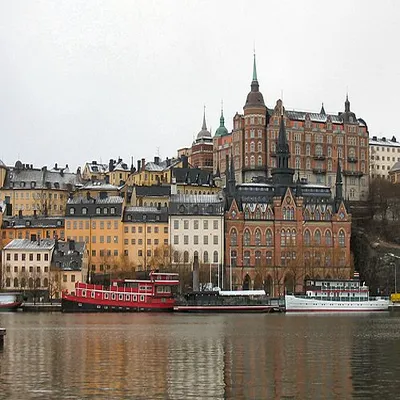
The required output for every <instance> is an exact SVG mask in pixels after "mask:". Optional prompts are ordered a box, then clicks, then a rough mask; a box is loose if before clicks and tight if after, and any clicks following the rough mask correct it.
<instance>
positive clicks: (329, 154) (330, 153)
mask: <svg viewBox="0 0 400 400" xmlns="http://www.w3.org/2000/svg"><path fill="white" fill-rule="evenodd" d="M328 157H332V147H331V146H329V147H328Z"/></svg>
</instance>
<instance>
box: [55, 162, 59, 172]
mask: <svg viewBox="0 0 400 400" xmlns="http://www.w3.org/2000/svg"><path fill="white" fill-rule="evenodd" d="M54 169H55V170H56V171H57V169H58V166H57V163H55V164H54Z"/></svg>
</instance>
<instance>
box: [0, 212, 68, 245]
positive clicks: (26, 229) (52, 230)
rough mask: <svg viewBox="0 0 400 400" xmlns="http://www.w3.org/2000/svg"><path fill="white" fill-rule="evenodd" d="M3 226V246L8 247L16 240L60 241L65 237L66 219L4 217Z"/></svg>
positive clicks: (20, 216)
mask: <svg viewBox="0 0 400 400" xmlns="http://www.w3.org/2000/svg"><path fill="white" fill-rule="evenodd" d="M2 219H3V221H2V224H1V228H2V229H1V240H2V245H3V246H6V245H7V244H8V243H10V242H11V241H12V240H14V239H29V240H32V241H36V240H38V239H57V238H58V239H60V240H63V239H64V236H65V227H64V222H65V218H64V217H43V216H39V217H35V216H24V215H22V213H20V215H19V216H17V217H7V216H4V217H3V218H2Z"/></svg>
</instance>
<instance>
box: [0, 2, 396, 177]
mask: <svg viewBox="0 0 400 400" xmlns="http://www.w3.org/2000/svg"><path fill="white" fill-rule="evenodd" d="M399 19H400V2H399V1H396V0H393V1H388V0H380V1H379V2H378V1H367V0H363V1H362V0H360V1H350V0H345V1H342V0H336V1H317V0H315V1H312V0H309V1H294V0H293V1H284V0H280V1H270V0H261V1H256V0H252V1H235V0H229V1H217V0H211V1H195V0H192V1H179V0H173V1H172V0H171V1H165V0H164V1H151V0H144V1H132V0H130V1H122V0H118V1H111V0H110V1H101V0H97V1H92V0H85V1H81V0H79V1H75V0H68V1H61V0H58V1H45V0H42V1H35V0H30V1H22V0H13V1H9V0H0V159H1V160H2V161H4V162H5V163H6V164H7V165H14V164H15V162H16V161H17V160H21V161H22V162H23V163H30V164H34V165H35V166H37V167H42V166H44V165H46V166H48V167H52V166H53V165H54V164H55V163H58V165H65V164H68V165H69V166H70V169H73V170H74V169H76V168H77V167H78V166H83V165H84V163H85V162H87V161H91V160H97V161H102V162H104V163H107V162H108V160H109V159H110V158H114V159H115V158H118V157H121V158H123V159H124V160H125V161H127V162H128V163H129V164H130V160H131V157H134V162H135V164H136V160H137V159H141V158H146V160H150V159H153V157H154V156H155V155H159V156H160V157H162V158H163V159H164V158H165V157H172V156H176V152H177V149H178V148H182V147H187V146H190V145H191V143H192V141H193V139H194V138H195V137H196V135H197V133H198V132H199V131H200V129H201V125H202V118H203V107H204V105H205V106H206V120H207V126H208V128H210V127H211V129H212V133H213V134H214V132H215V130H216V129H217V128H218V126H219V117H220V110H221V102H222V101H223V109H224V115H225V125H226V127H227V128H228V130H231V129H232V118H233V116H234V115H235V113H236V112H239V113H241V112H243V105H244V103H245V100H246V96H247V93H248V92H249V90H250V83H251V78H252V64H253V52H254V49H255V53H256V59H257V73H258V81H259V83H260V91H261V92H262V93H263V95H264V100H265V102H266V104H267V106H268V107H273V106H274V105H275V103H276V101H277V100H278V99H279V98H281V97H282V98H283V102H284V105H285V107H286V109H297V110H304V111H311V112H318V111H319V110H320V109H321V104H322V103H324V107H325V110H326V112H328V113H332V114H337V113H338V112H339V111H342V110H344V101H345V97H346V93H347V92H348V94H349V100H350V102H351V110H352V111H354V112H355V113H356V115H357V117H358V118H363V119H364V120H365V121H366V122H367V124H368V127H369V132H370V136H379V137H382V136H385V137H390V138H391V137H392V136H397V138H398V139H400V128H399V127H398V126H399V123H398V122H397V118H399V113H398V110H399V104H398V102H399V101H398V99H399V93H400V52H399V47H398V38H400V24H399V23H398V21H399ZM396 38H397V39H396Z"/></svg>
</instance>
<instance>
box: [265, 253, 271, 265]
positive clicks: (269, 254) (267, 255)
mask: <svg viewBox="0 0 400 400" xmlns="http://www.w3.org/2000/svg"><path fill="white" fill-rule="evenodd" d="M266 257H267V265H268V266H271V265H272V251H267V254H266Z"/></svg>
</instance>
